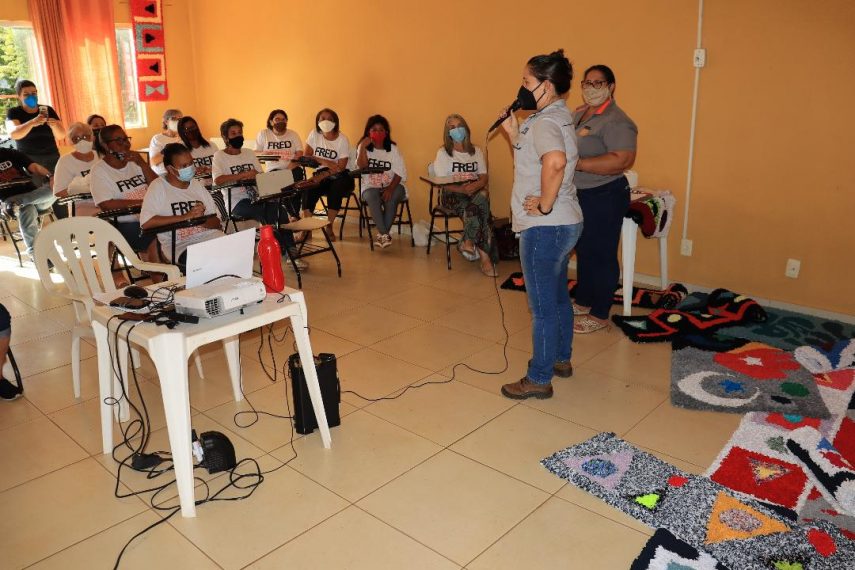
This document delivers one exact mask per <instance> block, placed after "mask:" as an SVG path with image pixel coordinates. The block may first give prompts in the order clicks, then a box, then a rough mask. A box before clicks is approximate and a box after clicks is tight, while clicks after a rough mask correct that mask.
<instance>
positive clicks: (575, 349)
mask: <svg viewBox="0 0 855 570" xmlns="http://www.w3.org/2000/svg"><path fill="white" fill-rule="evenodd" d="M621 339H624V340H625V337H624V336H623V333H622V332H620V331H619V330H618V329H617V328H615V327H612V328H611V329H610V330H608V331H606V330H603V331H598V332H595V333H591V334H586V335H585V334H577V335H573V346H572V353H571V360H572V361H573V365H574V366H575V367H580V366H581V365H583V364H584V363H586V362H587V361H589V360H590V359H591V358H593V357H594V356H596V355H598V354H603V353H604V351H605V349H606V348H608V347H610V346H612V345H614V344H615V343H617V342H618V341H620V340H621ZM508 345H509V346H511V347H513V348H516V349H518V350H523V351H525V352H528V353H531V327H530V326H529V327H527V328H524V329H522V330H519V331H517V332H515V333H513V334H512V335H511V337H510V340H509V341H508Z"/></svg>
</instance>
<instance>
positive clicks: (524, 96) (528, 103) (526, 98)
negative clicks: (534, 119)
mask: <svg viewBox="0 0 855 570" xmlns="http://www.w3.org/2000/svg"><path fill="white" fill-rule="evenodd" d="M541 85H543V82H542V81H541V82H540V83H539V84H538V86H537V87H535V88H534V89H532V90H531V91H529V90H528V89H526V88H525V85H520V90H519V91H517V101H519V102H520V103H522V107H520V108H521V109H523V110H524V111H536V110H537V102H538V101H540V97H543V95H542V94H541V96H540V97H538V98H537V99H535V98H534V92H535V91H537V88H538V87H540V86H541Z"/></svg>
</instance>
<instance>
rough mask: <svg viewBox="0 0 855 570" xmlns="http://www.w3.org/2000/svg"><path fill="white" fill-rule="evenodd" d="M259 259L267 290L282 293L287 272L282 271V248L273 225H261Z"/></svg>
mask: <svg viewBox="0 0 855 570" xmlns="http://www.w3.org/2000/svg"><path fill="white" fill-rule="evenodd" d="M258 261H259V262H260V263H261V280H262V281H263V282H264V287H265V289H267V292H268V293H280V292H281V291H282V290H283V289H284V288H285V274H284V273H283V272H282V250H281V249H280V247H279V242H278V241H276V237H275V236H274V235H273V227H272V226H261V239H260V240H258Z"/></svg>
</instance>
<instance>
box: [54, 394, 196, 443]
mask: <svg viewBox="0 0 855 570" xmlns="http://www.w3.org/2000/svg"><path fill="white" fill-rule="evenodd" d="M140 389H141V390H142V393H143V398H144V399H145V404H146V408H147V410H148V418H149V423H150V425H151V429H152V430H157V429H160V428H162V427H165V426H166V418H165V416H164V414H163V399H162V397H161V393H160V388H159V387H158V386H157V385H155V384H152V383H151V382H149V381H147V380H141V381H140ZM130 396H131V402H133V403H134V405H135V406H136V407H137V410H138V411H139V414H144V412H145V411H144V410H143V407H142V404H141V402H140V399H139V397H138V396H137V394H136V390H135V389H132V390H131V394H130ZM191 413H193V410H192V409H191ZM49 417H50V418H51V420H53V421H54V422H55V423H56V424H57V425H58V426H60V428H62V430H63V431H64V432H65V433H66V434H68V435H69V436H70V437H71V438H72V439H74V441H76V442H77V443H78V445H80V446H81V447H83V448H84V449H85V450H86V451H87V453H89V454H98V453H100V452H101V407H100V400H99V399H98V398H92V399H90V400H86V401H85V402H81V403H79V404H75V405H73V406H69V407H67V408H63V409H61V410H59V411H56V412H53V413H51V414H49ZM138 417H140V416H139V415H138V414H137V412H135V411H134V410H133V409H131V419H130V420H129V421H128V422H125V423H123V424H118V423H115V422H114V423H113V441H114V442H115V443H118V442H120V441H122V428H123V426H124V428H125V429H126V430H128V432H129V433H135V432H136V428H135V427H134V426H132V425H130V422H133V421H134V419H135V418H138Z"/></svg>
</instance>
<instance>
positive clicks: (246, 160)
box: [211, 148, 264, 208]
mask: <svg viewBox="0 0 855 570" xmlns="http://www.w3.org/2000/svg"><path fill="white" fill-rule="evenodd" d="M249 170H255V171H256V172H259V173H260V172H264V171H263V170H262V169H261V163H260V162H258V159H257V158H256V157H255V152H253V151H252V150H250V149H248V148H242V149H240V154H229V153H227V152H226V151H224V150H218V151H217V152H215V153H214V160H213V164H212V166H211V174H213V178H214V180H216V179H217V177H219V176H224V175H226V176H227V175H230V174H240V173H241V172H247V171H249ZM222 193H223V200H225V202H226V208H228V207H229V194H228V190H223V191H222ZM248 197H249V196H248V195H247V193H246V188H244V187H243V186H235V187H234V188H232V203H231V207H232V208H234V207H235V204H237V203H238V202H240V201H241V200H243V199H244V198H248Z"/></svg>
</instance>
